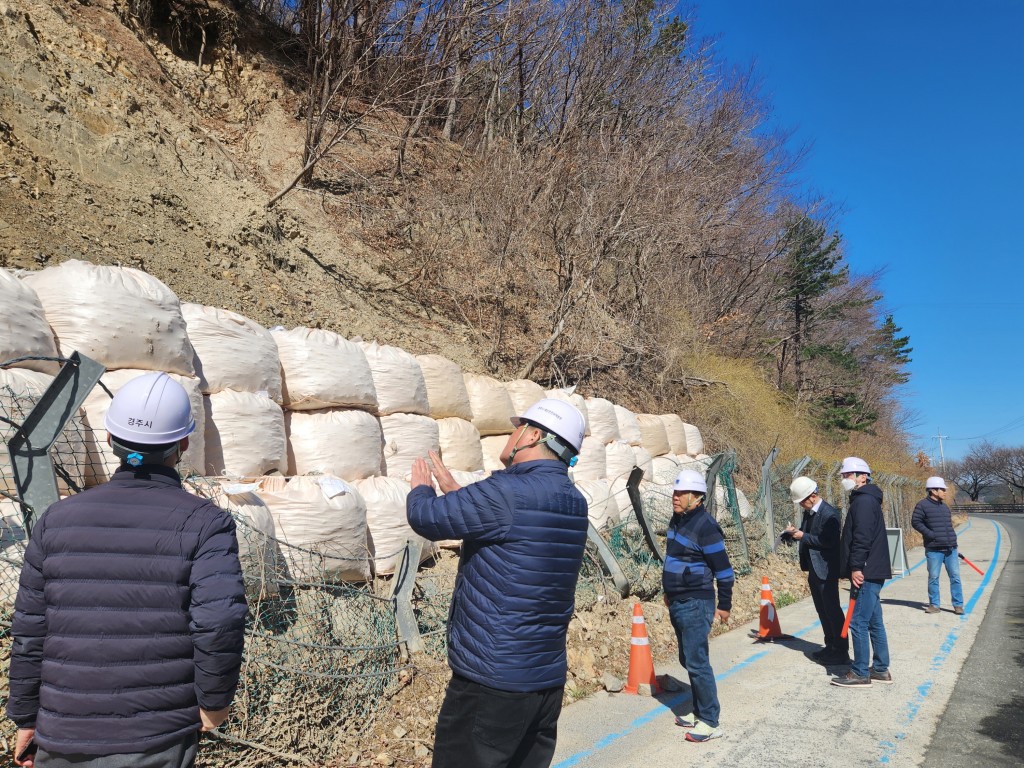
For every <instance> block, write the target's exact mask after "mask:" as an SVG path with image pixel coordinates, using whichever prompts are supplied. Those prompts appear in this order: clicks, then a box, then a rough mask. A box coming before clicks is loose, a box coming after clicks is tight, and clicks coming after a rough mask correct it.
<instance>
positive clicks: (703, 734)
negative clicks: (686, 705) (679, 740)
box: [686, 720, 723, 743]
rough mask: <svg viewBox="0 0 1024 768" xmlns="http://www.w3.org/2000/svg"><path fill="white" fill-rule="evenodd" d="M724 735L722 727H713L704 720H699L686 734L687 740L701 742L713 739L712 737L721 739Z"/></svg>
mask: <svg viewBox="0 0 1024 768" xmlns="http://www.w3.org/2000/svg"><path fill="white" fill-rule="evenodd" d="M722 736H723V732H722V729H721V728H712V727H711V726H710V725H708V724H707V723H705V722H704V721H703V720H698V721H697V724H696V725H695V726H693V730H691V731H690V732H689V733H687V734H686V740H687V741H696V742H698V743H700V742H703V741H711V739H719V738H721V737H722Z"/></svg>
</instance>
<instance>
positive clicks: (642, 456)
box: [629, 445, 654, 480]
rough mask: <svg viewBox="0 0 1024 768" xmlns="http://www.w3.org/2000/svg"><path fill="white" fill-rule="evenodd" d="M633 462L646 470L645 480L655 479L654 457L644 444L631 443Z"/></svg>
mask: <svg viewBox="0 0 1024 768" xmlns="http://www.w3.org/2000/svg"><path fill="white" fill-rule="evenodd" d="M629 447H630V448H632V449H633V464H634V465H635V466H638V467H640V469H642V470H643V471H644V480H653V479H654V457H653V456H651V454H649V453H648V452H647V450H646V449H645V448H644V447H643V446H642V445H631V446H629Z"/></svg>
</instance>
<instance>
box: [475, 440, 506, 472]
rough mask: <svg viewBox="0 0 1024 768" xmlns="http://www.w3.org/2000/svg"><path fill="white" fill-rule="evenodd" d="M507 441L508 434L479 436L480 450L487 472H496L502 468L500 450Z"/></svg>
mask: <svg viewBox="0 0 1024 768" xmlns="http://www.w3.org/2000/svg"><path fill="white" fill-rule="evenodd" d="M507 442H508V435H491V436H489V437H481V438H480V452H481V453H482V454H483V455H484V469H485V470H486V471H487V472H497V471H498V470H499V469H504V468H505V465H504V464H502V463H501V452H502V451H503V450H504V449H505V443H507Z"/></svg>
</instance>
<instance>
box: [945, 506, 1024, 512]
mask: <svg viewBox="0 0 1024 768" xmlns="http://www.w3.org/2000/svg"><path fill="white" fill-rule="evenodd" d="M950 509H952V510H953V511H954V512H956V513H959V514H967V515H977V514H984V515H1003V514H1017V515H1020V514H1024V504H954V505H953V506H952V507H950Z"/></svg>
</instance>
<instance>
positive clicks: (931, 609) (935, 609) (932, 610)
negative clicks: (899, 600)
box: [924, 605, 942, 613]
mask: <svg viewBox="0 0 1024 768" xmlns="http://www.w3.org/2000/svg"><path fill="white" fill-rule="evenodd" d="M941 610H942V609H941V608H939V606H937V605H929V606H928V607H927V608H925V609H924V612H925V613H938V612H939V611H941Z"/></svg>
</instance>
